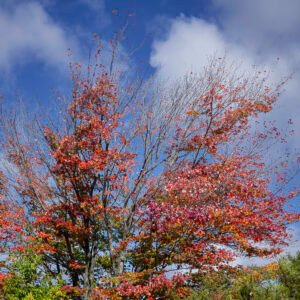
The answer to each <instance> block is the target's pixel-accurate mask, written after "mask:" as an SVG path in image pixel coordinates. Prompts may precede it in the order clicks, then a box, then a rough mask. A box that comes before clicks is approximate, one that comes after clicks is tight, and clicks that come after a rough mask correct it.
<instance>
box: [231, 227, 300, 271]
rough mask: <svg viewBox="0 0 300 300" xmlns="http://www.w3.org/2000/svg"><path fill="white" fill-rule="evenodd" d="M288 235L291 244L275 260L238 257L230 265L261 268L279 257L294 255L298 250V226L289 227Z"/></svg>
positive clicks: (299, 246) (299, 247)
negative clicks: (289, 235)
mask: <svg viewBox="0 0 300 300" xmlns="http://www.w3.org/2000/svg"><path fill="white" fill-rule="evenodd" d="M289 230H290V234H291V235H292V238H291V242H290V244H289V246H287V247H286V248H284V250H283V252H282V253H281V254H280V255H279V256H277V257H275V258H271V259H270V258H257V257H253V258H249V257H242V256H240V257H238V258H237V259H236V260H235V261H234V262H233V263H232V265H244V266H251V265H257V266H263V265H266V264H268V263H270V262H273V261H277V260H278V259H279V258H280V257H282V256H284V255H287V254H291V255H295V254H296V253H297V251H299V249H300V228H299V226H290V228H289Z"/></svg>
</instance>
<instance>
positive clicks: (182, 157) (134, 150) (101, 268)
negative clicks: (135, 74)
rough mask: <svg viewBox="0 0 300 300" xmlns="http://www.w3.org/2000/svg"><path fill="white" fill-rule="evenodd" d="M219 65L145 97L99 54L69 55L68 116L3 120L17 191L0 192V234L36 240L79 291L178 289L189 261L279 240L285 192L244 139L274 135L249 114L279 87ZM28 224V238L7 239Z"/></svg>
mask: <svg viewBox="0 0 300 300" xmlns="http://www.w3.org/2000/svg"><path fill="white" fill-rule="evenodd" d="M221 67H222V66H220V65H218V66H212V69H211V70H210V71H209V72H208V73H207V74H205V77H204V80H203V78H202V79H201V80H199V79H198V78H195V77H193V76H192V77H191V78H188V79H185V80H190V84H191V86H194V89H193V93H192V95H193V96H192V97H190V98H189V101H187V100H186V98H184V97H183V98H178V99H176V98H175V99H173V97H171V99H169V100H168V99H167V100H166V96H164V95H161V96H160V97H159V96H157V95H154V96H157V99H154V100H153V99H152V98H153V93H154V92H152V91H149V96H143V95H145V94H147V93H145V90H142V92H141V91H140V88H141V87H140V86H139V87H138V88H137V87H136V86H135V85H133V86H129V87H124V83H123V82H122V80H121V79H122V78H118V77H117V76H116V74H114V73H112V72H108V71H107V70H106V69H105V67H104V66H100V68H99V69H97V72H95V73H94V74H93V75H92V76H91V77H84V76H81V74H80V66H78V65H77V66H75V67H74V69H73V80H74V89H73V93H72V100H71V102H70V103H69V106H68V109H67V112H66V118H65V126H64V127H65V129H63V128H58V130H57V129H56V126H54V125H53V124H52V126H51V125H49V124H48V125H47V126H46V125H42V124H41V123H40V121H38V122H37V123H35V124H33V125H31V127H30V132H31V134H32V136H31V138H32V139H30V138H28V139H24V138H22V135H21V133H20V132H19V131H18V126H16V124H15V123H14V121H13V120H8V121H7V123H6V126H5V132H6V144H5V151H6V154H7V155H6V159H7V160H8V161H9V162H10V163H11V164H12V165H13V166H14V168H16V170H17V172H16V175H15V176H14V178H13V179H14V181H12V182H13V183H12V184H10V183H8V181H7V186H8V187H7V188H8V189H10V190H12V191H13V192H14V195H15V196H16V199H17V200H16V201H15V203H11V202H9V201H8V200H5V199H2V200H1V201H2V202H1V206H0V210H3V214H1V216H0V226H1V227H0V229H1V232H0V239H1V240H0V241H1V243H4V242H5V241H6V240H9V242H10V243H11V247H12V245H13V246H14V249H18V248H16V247H31V248H34V250H35V251H36V252H37V253H40V254H41V255H44V262H45V272H51V275H52V276H55V275H57V276H58V275H63V276H64V277H65V278H67V280H68V285H66V286H65V287H64V288H63V290H64V291H65V292H67V293H69V294H74V293H75V294H77V296H78V295H79V294H82V297H85V298H84V299H91V298H94V299H107V298H109V299H124V298H126V297H127V298H128V299H141V298H143V299H144V298H145V299H158V298H159V299H168V297H170V295H171V294H172V293H173V294H176V295H178V296H179V297H185V296H187V295H188V292H189V288H192V287H193V286H195V285H196V284H197V274H199V273H202V272H209V271H210V270H212V269H215V268H223V267H224V268H225V267H226V266H227V265H228V263H229V262H230V261H232V260H233V259H234V258H235V257H236V256H237V255H238V253H243V254H246V255H249V256H261V257H264V256H269V255H272V254H277V253H279V252H280V251H281V247H282V246H284V245H286V240H287V237H288V234H287V224H289V223H292V222H294V221H296V220H298V219H299V214H297V213H296V212H292V211H286V209H285V208H286V206H285V205H286V204H287V203H288V201H289V200H290V199H291V198H293V196H294V194H293V193H290V194H284V193H281V194H276V193H274V191H272V184H271V177H272V174H273V173H272V172H273V171H274V168H273V169H270V168H268V167H267V166H266V164H265V162H264V161H263V157H262V156H261V155H260V154H259V153H260V151H255V149H258V150H261V148H260V147H261V145H263V143H264V142H265V141H266V140H268V139H271V140H272V141H273V140H274V141H275V142H276V141H277V140H279V141H281V136H280V134H279V135H278V134H277V133H278V132H279V131H278V130H277V129H274V130H272V131H270V132H268V131H265V132H259V133H253V132H251V125H252V123H253V120H256V119H257V118H258V117H259V116H260V114H262V113H267V112H269V111H271V110H272V106H273V104H274V102H275V101H276V100H277V97H278V88H280V87H276V88H274V89H269V88H265V87H264V86H263V85H262V82H261V81H258V82H257V81H255V80H254V81H251V80H248V81H247V80H243V81H240V80H238V79H236V81H233V82H228V80H227V79H226V76H225V77H224V76H223V77H222V74H223V73H222V72H221V71H220V70H221V69H220V68H221ZM223 71H224V70H223ZM224 74H225V73H224ZM200 84H202V88H201V89H200V90H198V89H197V86H198V85H200ZM195 86H196V87H195ZM185 88H186V87H185V85H182V86H179V87H178V89H181V90H182V92H183V94H184V93H185V95H186V96H189V95H190V94H189V93H190V92H189V90H188V89H185ZM146 92H147V90H146ZM179 94H180V93H179ZM139 97H140V98H139ZM143 97H144V98H143ZM187 98H188V97H187ZM168 101H169V102H168ZM185 101H186V102H185ZM245 141H246V143H245ZM249 145H250V146H251V147H250V148H251V151H250V150H249V147H248V148H247V146H249ZM253 149H254V150H253ZM276 170H278V169H276ZM8 177H9V176H8ZM17 203H19V205H16V204H17ZM25 215H26V221H25ZM25 227H26V230H27V232H26V239H25V241H24V239H18V240H14V236H15V232H20V233H21V232H24V230H25ZM21 240H22V242H20V241H21ZM19 249H21V248H19ZM94 286H97V288H94Z"/></svg>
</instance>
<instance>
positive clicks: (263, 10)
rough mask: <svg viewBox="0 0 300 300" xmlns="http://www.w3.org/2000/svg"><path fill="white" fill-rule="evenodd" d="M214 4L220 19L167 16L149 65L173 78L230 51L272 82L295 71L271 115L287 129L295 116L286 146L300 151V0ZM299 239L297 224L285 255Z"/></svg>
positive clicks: (239, 62) (232, 0)
mask: <svg viewBox="0 0 300 300" xmlns="http://www.w3.org/2000/svg"><path fill="white" fill-rule="evenodd" d="M212 6H213V11H214V12H215V16H216V22H211V21H207V20H204V19H200V18H196V17H185V16H184V15H182V16H179V17H177V18H175V19H171V20H168V22H166V24H167V25H168V27H167V28H166V32H165V34H164V35H160V37H159V38H157V39H155V40H154V42H153V44H152V54H151V57H150V64H151V65H152V66H153V67H154V68H156V73H157V75H158V76H159V77H161V78H163V79H174V78H177V77H180V76H182V75H184V74H186V73H187V72H190V71H194V72H197V71H198V72H201V70H202V68H203V67H205V66H206V65H207V63H208V58H211V57H216V56H217V57H218V56H224V55H225V54H226V56H227V59H228V60H229V61H233V62H236V64H237V65H239V66H241V69H242V71H244V70H247V69H251V67H252V66H253V65H256V67H257V68H259V69H262V70H265V69H267V70H271V73H270V81H271V82H280V80H282V78H284V77H285V76H289V75H291V74H293V78H292V80H290V81H289V82H288V84H287V86H286V87H285V88H286V91H285V92H284V93H283V95H282V96H281V99H280V101H279V102H278V105H277V106H276V107H275V109H274V111H272V113H271V114H270V118H271V119H273V120H276V121H277V125H278V126H279V127H281V128H285V127H286V124H287V121H288V119H289V118H292V119H293V121H294V129H295V135H294V136H292V137H291V138H290V140H289V143H288V145H287V146H288V147H289V148H290V149H292V148H294V147H295V148H297V149H299V148H300V118H299V114H300V99H299V94H300V87H299V82H300V74H299V71H300V18H299V13H298V12H299V11H300V1H298V0H252V1H240V0H228V1H222V0H212ZM160 30H161V28H160ZM271 151H272V155H271V156H270V157H273V154H274V157H278V158H280V156H281V154H282V152H281V151H282V149H281V148H280V146H278V148H276V147H274V149H272V150H271ZM273 152H274V153H273ZM268 154H269V155H270V153H268ZM299 238H300V230H299V227H297V226H295V227H294V233H293V239H292V241H291V243H290V246H289V247H287V248H286V249H285V251H284V253H287V252H291V253H292V254H294V253H295V252H296V250H297V249H299V248H300V242H299ZM268 262H270V260H268V259H257V258H253V259H248V258H244V257H241V258H239V259H238V260H237V261H236V263H241V264H247V265H249V264H259V265H262V264H265V263H268Z"/></svg>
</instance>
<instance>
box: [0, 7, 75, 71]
mask: <svg viewBox="0 0 300 300" xmlns="http://www.w3.org/2000/svg"><path fill="white" fill-rule="evenodd" d="M12 3H13V5H10V6H9V5H2V7H1V5H0V8H1V10H0V40H1V47H0V68H1V69H11V68H12V67H13V66H14V65H15V64H20V63H24V62H26V61H28V60H32V59H38V60H40V61H42V62H44V63H47V64H50V65H55V66H59V67H64V66H65V65H66V62H67V51H68V48H71V49H72V50H73V51H75V53H76V51H77V49H78V47H77V43H76V41H75V40H74V39H72V38H70V37H69V36H68V35H67V33H66V32H65V31H64V30H63V29H62V28H61V27H60V26H59V25H57V24H55V22H54V21H53V20H52V19H51V18H50V16H49V15H48V14H47V12H46V11H45V9H44V8H43V7H42V6H41V4H39V3H37V2H25V3H16V2H12Z"/></svg>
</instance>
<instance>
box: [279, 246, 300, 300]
mask: <svg viewBox="0 0 300 300" xmlns="http://www.w3.org/2000/svg"><path fill="white" fill-rule="evenodd" d="M278 280H279V282H280V283H281V285H282V286H284V287H285V288H286V289H287V290H288V293H289V299H300V252H298V253H297V254H296V255H295V256H294V257H293V256H291V255H288V256H286V257H284V258H282V259H281V260H280V261H279V269H278Z"/></svg>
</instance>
